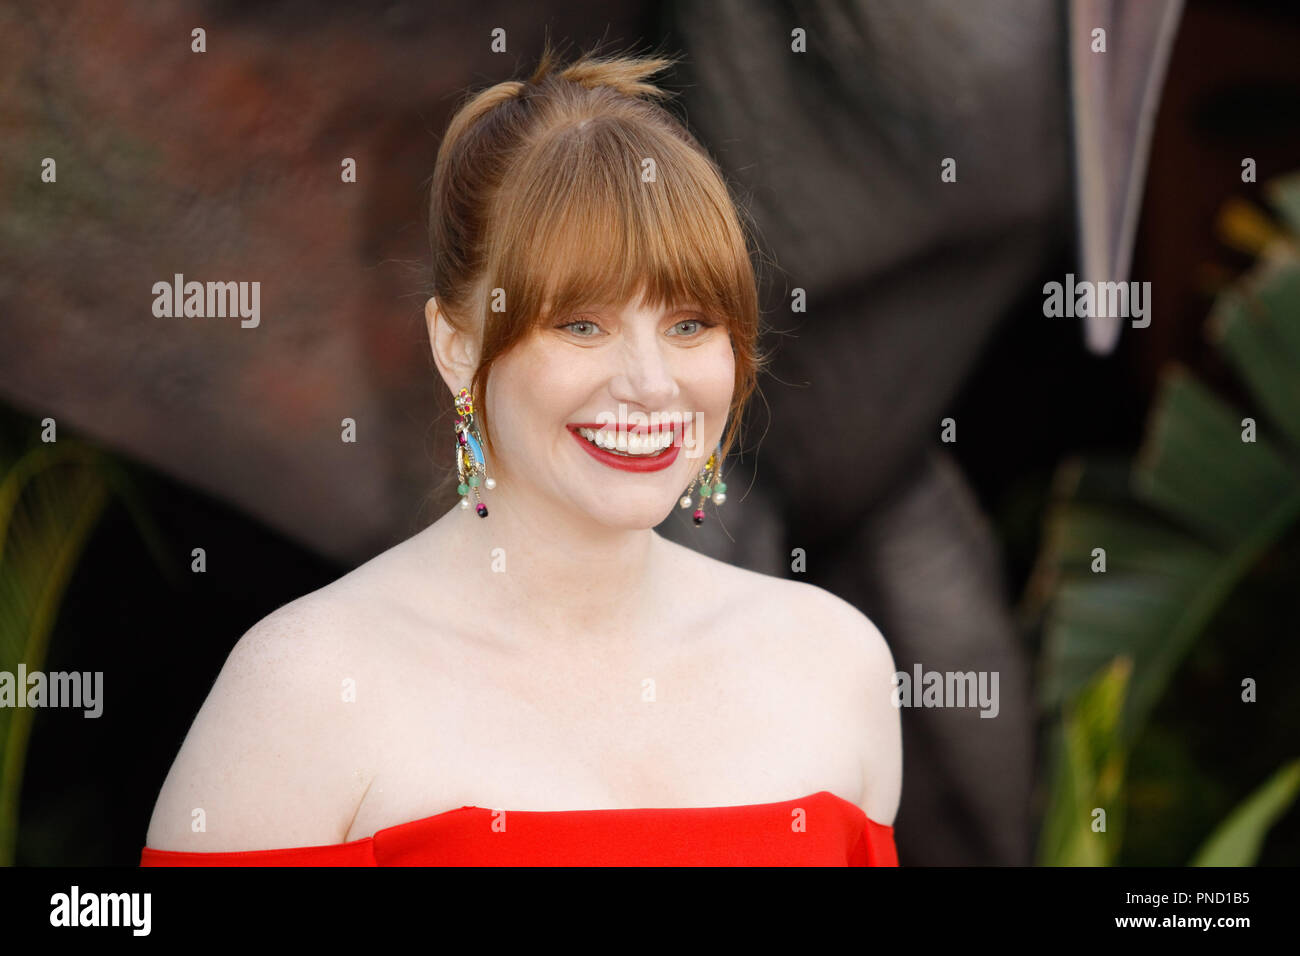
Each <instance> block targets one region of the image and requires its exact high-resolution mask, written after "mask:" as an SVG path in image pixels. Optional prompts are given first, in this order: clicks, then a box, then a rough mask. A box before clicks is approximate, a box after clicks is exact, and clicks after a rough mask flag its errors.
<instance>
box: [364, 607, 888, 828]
mask: <svg viewBox="0 0 1300 956" xmlns="http://www.w3.org/2000/svg"><path fill="white" fill-rule="evenodd" d="M789 624H790V622H789V621H776V620H773V619H772V618H771V617H770V616H768V617H767V618H765V619H763V618H757V617H750V616H743V617H733V618H731V619H730V621H729V622H726V623H724V624H721V625H715V626H714V627H712V628H705V629H699V630H696V631H693V632H689V633H672V634H668V635H665V637H664V639H663V640H662V641H650V642H646V643H644V644H639V645H636V646H634V647H629V648H621V647H620V648H617V649H610V648H608V647H607V648H603V649H602V650H600V651H599V652H595V651H591V652H583V651H581V650H577V649H574V648H580V647H583V646H586V647H591V645H589V644H588V645H574V648H548V649H547V650H546V651H545V652H533V653H520V652H519V651H518V648H519V647H520V646H527V645H528V642H527V641H526V640H525V641H518V640H516V641H512V642H510V643H509V644H508V645H506V646H503V645H501V644H499V643H497V642H494V641H491V640H479V641H476V640H466V639H463V637H464V636H463V635H462V639H449V640H440V641H437V642H432V643H430V642H427V641H426V642H423V643H420V642H414V641H403V640H397V641H392V642H387V644H388V647H387V649H386V650H385V651H384V652H383V653H381V654H378V655H376V657H375V660H374V664H375V666H376V668H377V674H376V678H377V680H378V682H379V683H380V684H381V685H382V686H383V697H384V700H383V705H382V706H381V707H378V708H372V710H371V716H372V718H377V729H376V733H375V734H374V735H373V736H374V739H375V741H376V745H375V747H374V749H373V750H372V751H371V752H370V753H369V754H367V755H366V763H367V765H366V767H365V768H364V770H365V772H366V775H367V777H368V778H369V780H370V784H369V787H368V789H367V790H366V792H365V796H364V798H363V799H362V801H361V803H360V806H359V807H358V809H357V811H356V814H355V816H354V818H353V820H352V823H351V825H350V828H349V832H348V837H349V838H350V839H355V838H357V837H359V836H365V835H369V834H371V833H373V832H374V831H375V830H377V829H382V828H383V827H386V826H392V825H395V824H398V823H403V822H407V821H410V820H415V819H421V818H423V817H425V816H429V815H432V814H434V813H438V812H441V811H443V810H446V809H450V808H454V807H459V806H463V805H473V806H493V807H502V808H513V809H555V810H561V809H582V808H611V807H644V806H739V805H745V804H751V803H762V802H770V801H778V800H785V799H790V798H792V797H795V796H801V795H804V794H807V793H812V792H816V791H819V790H823V789H827V790H831V791H832V792H835V793H837V794H840V795H841V796H844V797H846V798H848V799H851V800H852V799H856V798H857V795H858V794H859V793H860V790H861V773H860V766H861V764H860V754H861V752H862V744H863V741H862V729H861V719H860V717H859V716H858V715H857V714H856V713H855V705H854V693H853V688H852V687H851V686H849V684H848V682H847V681H846V680H845V675H846V668H844V667H843V666H841V665H842V662H841V661H837V660H836V656H835V652H834V650H833V642H831V641H828V640H826V639H825V637H826V636H825V635H818V634H817V633H815V632H812V631H810V632H808V633H791V632H790V631H789ZM516 637H518V635H516ZM611 647H613V645H611ZM380 728H387V729H388V731H387V732H380Z"/></svg>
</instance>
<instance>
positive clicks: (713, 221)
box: [496, 119, 757, 334]
mask: <svg viewBox="0 0 1300 956" xmlns="http://www.w3.org/2000/svg"><path fill="white" fill-rule="evenodd" d="M641 132H642V131H639V130H634V129H629V128H627V127H625V126H624V125H623V124H621V123H618V122H617V121H610V120H600V119H596V120H591V121H590V122H588V123H586V124H583V125H582V126H579V127H573V128H571V129H569V130H566V131H565V132H564V133H562V134H559V135H556V136H554V137H553V138H552V139H551V140H550V142H548V143H547V144H545V146H543V147H541V148H539V149H538V151H537V152H536V153H535V154H534V157H533V159H534V160H535V162H533V163H531V164H529V165H530V167H531V168H528V169H525V170H521V174H522V177H521V178H522V179H523V181H521V182H518V183H517V184H516V185H515V186H514V188H512V189H511V190H509V192H510V194H511V195H513V196H515V197H520V199H519V201H516V202H511V203H509V204H508V207H507V209H506V210H505V211H504V215H503V220H502V225H503V228H502V230H501V232H500V234H499V235H500V239H501V245H500V249H499V259H498V267H497V276H498V279H499V281H498V283H497V284H496V286H497V288H499V289H500V290H501V294H503V295H504V297H505V301H506V303H507V310H508V311H509V312H511V313H512V314H513V316H514V319H515V322H514V323H509V324H511V325H513V324H515V323H518V324H519V325H523V326H525V327H527V328H528V329H530V330H532V329H537V328H539V327H542V326H543V325H545V324H547V323H551V322H554V321H558V320H559V319H560V318H562V317H564V316H568V315H570V314H572V313H574V312H576V311H579V310H581V309H582V308H584V307H592V306H614V307H622V306H624V305H628V304H632V305H636V304H640V305H642V306H643V307H645V308H676V307H682V306H694V307H698V308H699V309H700V310H701V311H703V312H704V313H706V314H707V315H708V316H709V317H710V318H711V319H713V320H714V321H717V322H719V323H721V324H723V325H725V326H726V327H727V328H728V329H729V330H731V331H733V332H736V333H738V334H746V332H747V330H750V329H752V328H753V325H754V323H755V322H756V320H757V293H756V290H755V288H754V278H753V270H752V266H751V265H750V262H749V258H748V252H747V249H746V246H745V239H744V232H743V230H742V229H741V226H740V223H739V222H738V221H737V219H736V217H735V213H734V210H733V208H732V206H731V204H730V201H729V199H728V197H727V193H726V187H725V184H724V183H723V182H722V180H721V178H720V177H719V175H718V173H717V171H716V170H715V169H714V168H713V167H712V166H711V164H710V163H709V162H708V160H707V159H705V158H704V157H702V156H701V155H700V154H699V153H698V152H696V151H695V150H693V149H691V148H690V147H689V146H688V145H687V144H686V143H684V142H682V141H680V140H678V139H676V138H674V137H671V136H661V137H658V138H656V139H654V140H653V141H649V142H646V141H644V140H645V139H646V137H644V136H643V135H639V134H640V133H641ZM647 159H648V160H649V162H647V161H646V160H647Z"/></svg>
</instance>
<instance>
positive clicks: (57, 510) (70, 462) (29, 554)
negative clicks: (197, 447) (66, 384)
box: [0, 442, 108, 865]
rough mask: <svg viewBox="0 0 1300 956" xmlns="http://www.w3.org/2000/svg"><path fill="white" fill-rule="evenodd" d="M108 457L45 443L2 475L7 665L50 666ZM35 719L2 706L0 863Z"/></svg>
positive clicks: (2, 662) (1, 642)
mask: <svg viewBox="0 0 1300 956" xmlns="http://www.w3.org/2000/svg"><path fill="white" fill-rule="evenodd" d="M100 460H101V459H100V458H99V456H98V455H97V454H96V453H94V452H92V451H91V450H89V449H86V448H85V447H83V446H80V445H78V444H76V443H74V442H60V443H57V444H50V445H38V446H37V447H35V448H33V449H32V450H31V451H29V452H27V453H26V454H24V455H23V456H22V457H20V458H19V459H18V460H17V462H16V463H14V465H13V466H12V467H11V468H9V469H8V470H7V471H6V473H5V474H4V475H3V476H0V670H4V671H8V672H10V673H13V674H16V672H17V668H18V664H19V663H20V662H21V663H23V664H25V665H26V667H27V669H28V670H29V671H37V670H41V669H42V668H43V667H44V666H45V655H46V650H47V647H48V644H49V639H50V634H51V633H52V631H53V629H54V623H55V619H56V617H57V613H58V608H59V605H60V603H61V600H62V597H63V592H64V590H65V588H66V587H67V584H68V581H69V580H70V578H71V576H72V570H73V568H74V567H75V565H76V562H77V559H78V557H79V556H80V554H81V551H82V549H83V548H84V546H85V543H86V541H87V540H88V538H89V535H90V531H91V529H92V528H93V527H94V525H95V523H96V521H97V520H98V518H99V515H100V514H101V512H102V511H103V508H104V505H105V503H106V500H107V497H108V491H107V485H106V483H105V481H104V479H103V476H102V473H101V470H100V468H99V467H98V464H99V462H100ZM16 691H17V692H19V693H25V688H16ZM32 718H33V713H32V710H31V709H30V708H27V707H0V748H3V749H0V865H9V864H11V863H12V862H13V853H14V846H15V843H16V839H17V823H18V801H19V797H20V795H21V792H22V779H23V768H24V764H25V762H26V756H27V743H28V739H29V737H30V734H31V725H32Z"/></svg>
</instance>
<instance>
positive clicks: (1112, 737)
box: [1039, 657, 1132, 866]
mask: <svg viewBox="0 0 1300 956" xmlns="http://www.w3.org/2000/svg"><path fill="white" fill-rule="evenodd" d="M1131 673H1132V662H1131V661H1130V660H1129V659H1128V658H1126V657H1119V658H1116V659H1115V660H1114V661H1112V662H1111V663H1110V665H1109V666H1108V667H1106V669H1105V670H1103V671H1102V673H1101V674H1100V675H1098V676H1097V677H1096V678H1095V679H1094V680H1093V681H1091V682H1090V683H1089V685H1088V686H1087V687H1086V688H1085V689H1084V690H1083V691H1082V692H1081V693H1080V694H1079V695H1078V696H1077V697H1076V698H1075V699H1074V701H1073V702H1072V703H1070V704H1067V705H1066V707H1065V710H1064V712H1063V716H1062V719H1061V721H1060V723H1059V725H1058V733H1057V739H1056V747H1055V752H1054V754H1053V760H1052V764H1053V774H1052V778H1053V785H1052V787H1051V790H1050V794H1051V798H1050V802H1049V805H1048V807H1047V813H1046V816H1045V817H1044V824H1043V839H1042V842H1041V843H1040V844H1039V862H1040V863H1041V864H1043V865H1046V866H1107V865H1109V864H1110V863H1112V862H1113V861H1114V859H1115V856H1116V854H1117V853H1118V852H1119V846H1120V843H1121V839H1122V833H1123V808H1122V805H1121V800H1120V794H1121V791H1122V789H1123V783H1124V764H1125V760H1126V755H1127V748H1126V747H1125V745H1124V742H1123V740H1122V739H1121V737H1120V735H1119V720H1120V713H1121V711H1122V709H1123V704H1124V696H1125V693H1126V688H1127V685H1128V680H1129V677H1130V675H1131ZM1098 810H1102V811H1104V814H1105V816H1104V820H1105V829H1104V830H1096V829H1094V826H1096V822H1097V821H1098V820H1100V819H1103V818H1099V817H1098V816H1097V811H1098Z"/></svg>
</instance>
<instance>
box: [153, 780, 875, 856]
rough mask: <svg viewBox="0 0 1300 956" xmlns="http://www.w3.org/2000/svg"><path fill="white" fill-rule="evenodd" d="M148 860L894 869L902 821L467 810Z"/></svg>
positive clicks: (812, 801)
mask: <svg viewBox="0 0 1300 956" xmlns="http://www.w3.org/2000/svg"><path fill="white" fill-rule="evenodd" d="M140 865H141V866H898V853H897V850H896V849H895V847H894V828H893V827H889V826H885V825H884V824H881V823H877V822H876V821H874V820H872V819H871V818H870V817H868V816H867V815H866V814H865V813H864V812H863V811H862V810H861V808H859V807H857V806H855V805H854V804H852V803H850V802H849V801H847V800H845V799H843V798H842V797H838V796H836V795H835V794H833V793H831V792H830V791H829V790H820V791H818V792H817V793H812V794H809V795H808V796H806V797H799V798H797V799H794V800H785V801H782V802H780V803H756V804H749V805H746V806H739V807H683V808H672V809H651V808H643V809H635V810H557V811H549V810H548V811H539V810H510V811H508V812H507V811H498V810H489V809H487V808H484V807H472V806H465V807H460V808H459V809H456V810H448V811H446V812H445V813H437V814H434V815H433V816H431V817H425V818H423V819H421V820H412V821H411V822H409V823H399V824H397V825H396V826H391V827H385V828H384V829H382V830H379V831H378V832H376V833H375V835H374V836H369V837H366V838H364V839H361V840H353V841H351V842H350V843H336V844H333V845H330V846H300V847H287V848H284V849H275V850H247V851H242V852H212V853H187V852H176V851H173V850H154V849H152V848H150V847H145V848H144V850H143V852H142V853H141V855H140Z"/></svg>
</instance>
